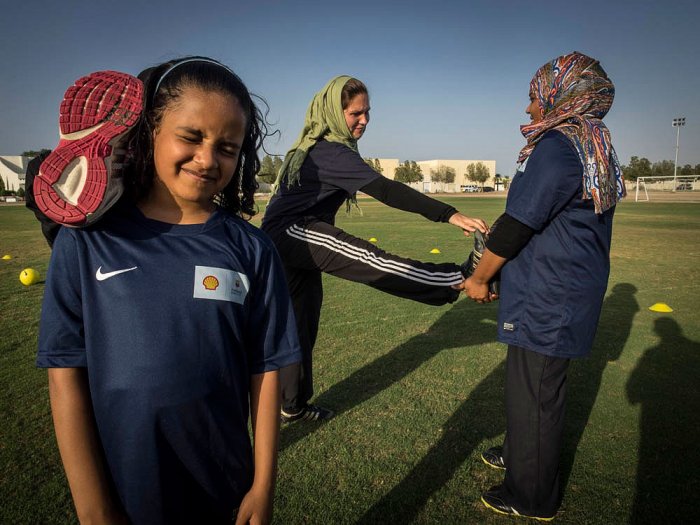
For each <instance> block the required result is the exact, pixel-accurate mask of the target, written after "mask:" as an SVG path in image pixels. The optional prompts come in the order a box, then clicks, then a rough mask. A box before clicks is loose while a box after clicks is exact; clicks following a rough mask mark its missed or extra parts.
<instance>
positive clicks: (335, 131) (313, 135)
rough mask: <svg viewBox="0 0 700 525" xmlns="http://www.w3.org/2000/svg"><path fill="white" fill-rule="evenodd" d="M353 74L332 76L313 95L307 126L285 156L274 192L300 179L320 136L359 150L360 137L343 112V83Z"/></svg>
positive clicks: (273, 186)
mask: <svg viewBox="0 0 700 525" xmlns="http://www.w3.org/2000/svg"><path fill="white" fill-rule="evenodd" d="M351 78H352V77H349V76H347V75H341V76H338V77H335V78H332V79H331V80H330V81H329V82H328V84H326V86H325V87H324V88H323V89H322V90H321V91H319V92H318V93H316V94H315V95H314V98H313V100H311V104H309V108H308V109H307V110H306V119H305V120H304V128H303V129H302V130H301V133H300V134H299V138H297V140H296V142H295V143H294V144H293V145H292V147H291V149H290V150H289V151H288V152H287V154H286V155H285V156H284V163H283V164H282V167H281V168H280V171H279V173H278V174H277V179H276V180H275V183H274V184H273V185H272V193H273V194H274V193H276V192H277V190H278V189H279V187H280V186H281V185H282V182H286V183H287V185H291V184H294V183H295V182H298V181H299V170H300V169H301V165H302V164H303V163H304V160H305V159H306V156H307V155H308V154H309V150H310V149H311V148H313V147H314V146H315V145H316V143H317V142H318V141H319V140H321V139H324V140H327V141H328V142H338V143H340V144H344V145H345V146H347V147H348V148H350V149H351V150H353V151H355V152H357V153H359V152H358V150H357V139H355V137H353V136H352V132H351V131H350V129H348V125H347V123H346V122H345V115H344V113H343V106H342V102H341V94H342V92H343V87H345V84H346V83H347V82H348V80H350V79H351Z"/></svg>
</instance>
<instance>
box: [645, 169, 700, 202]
mask: <svg viewBox="0 0 700 525" xmlns="http://www.w3.org/2000/svg"><path fill="white" fill-rule="evenodd" d="M632 184H634V200H635V202H640V201H642V202H644V201H649V200H677V199H678V200H682V199H681V198H682V197H683V196H685V195H687V194H688V193H689V192H693V191H700V175H678V176H677V177H639V178H638V179H637V181H636V183H634V182H633V183H632Z"/></svg>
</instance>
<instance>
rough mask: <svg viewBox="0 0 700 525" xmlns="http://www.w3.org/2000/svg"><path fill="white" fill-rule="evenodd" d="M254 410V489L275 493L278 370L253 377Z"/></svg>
mask: <svg viewBox="0 0 700 525" xmlns="http://www.w3.org/2000/svg"><path fill="white" fill-rule="evenodd" d="M250 409H251V418H252V424H253V440H254V456H255V477H254V479H253V488H256V489H259V490H265V491H269V493H270V496H272V493H273V492H274V487H275V479H276V475H277V445H278V441H279V429H280V423H279V418H280V383H279V373H278V372H277V371H273V372H265V373H264V374H259V375H254V376H253V377H252V379H251V388H250Z"/></svg>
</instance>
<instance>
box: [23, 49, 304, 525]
mask: <svg viewBox="0 0 700 525" xmlns="http://www.w3.org/2000/svg"><path fill="white" fill-rule="evenodd" d="M139 79H140V80H137V79H135V78H133V77H129V76H128V75H123V74H116V75H115V74H111V73H110V74H106V73H104V72H103V73H97V74H93V75H90V76H89V77H86V78H85V79H81V82H79V83H78V84H79V85H80V86H83V88H81V89H77V90H72V91H71V90H69V92H68V93H67V95H66V98H67V100H68V102H64V104H63V105H62V111H64V112H67V113H68V117H70V118H71V119H72V121H73V122H78V127H79V128H80V127H81V123H82V128H87V129H86V130H85V133H82V134H81V135H87V137H88V139H89V138H90V135H91V134H97V133H100V128H102V130H103V131H104V129H107V130H108V132H106V135H105V136H106V137H107V139H104V137H103V139H104V140H103V142H104V143H109V144H113V142H112V139H113V138H114V136H115V135H116V133H121V132H123V131H125V130H128V134H127V136H126V137H125V139H124V140H125V144H126V145H128V151H129V157H128V162H127V165H126V167H125V169H124V170H123V187H124V193H123V196H122V197H121V199H119V201H118V202H117V204H115V205H114V206H113V207H111V209H109V211H108V212H106V214H105V215H104V216H103V218H102V219H101V220H100V221H99V222H96V223H95V224H93V225H90V226H88V227H86V228H83V229H75V228H61V230H60V233H59V235H58V237H57V239H56V242H55V245H54V251H53V253H52V258H51V263H50V267H49V272H48V275H47V282H46V291H45V297H44V302H43V309H42V319H41V327H40V336H39V352H38V358H37V364H38V366H40V367H45V368H49V393H50V398H51V407H52V412H53V418H54V425H55V429H56V436H57V441H58V445H59V450H60V453H61V458H62V460H63V464H64V468H65V471H66V475H67V478H68V482H69V484H70V488H71V492H72V494H73V499H74V502H75V506H76V510H77V514H78V518H79V519H80V521H81V522H83V521H85V522H95V523H127V522H130V523H135V524H148V525H153V524H159V523H163V524H166V523H167V524H172V523H232V522H233V521H234V520H235V522H236V523H249V522H251V523H269V522H270V520H271V516H272V498H273V488H274V481H275V469H276V458H277V452H276V449H277V438H278V433H279V406H280V398H279V378H278V372H277V370H278V369H279V368H281V367H284V366H288V365H290V364H292V363H295V362H297V361H298V360H299V358H300V354H299V348H298V343H297V337H296V329H295V326H294V320H293V314H292V307H291V303H290V300H289V295H288V293H287V288H286V283H285V279H284V271H283V269H282V265H281V264H280V262H279V260H278V257H277V255H276V252H275V250H274V248H273V246H272V244H271V242H270V241H269V240H268V238H267V237H266V236H265V235H264V234H262V233H261V232H260V231H259V230H257V229H256V228H254V227H252V226H250V225H249V224H248V223H247V222H246V220H245V218H246V217H247V216H248V215H250V214H252V213H253V193H254V191H255V188H256V183H255V173H256V172H257V170H258V168H259V160H258V157H257V149H258V147H259V146H260V143H261V140H262V138H263V137H264V135H265V132H266V129H265V125H264V120H263V119H262V117H261V115H260V112H259V111H258V109H257V108H256V106H255V104H254V102H253V100H252V99H251V96H250V94H249V92H248V90H247V88H246V87H245V85H244V84H243V83H242V82H241V80H240V79H239V78H238V76H236V75H235V74H234V73H233V72H232V71H231V70H230V69H229V68H227V67H226V66H224V65H222V64H220V63H219V62H216V61H214V60H211V59H207V58H199V57H197V58H188V59H182V60H177V61H172V62H167V63H164V64H161V65H160V66H157V67H155V68H150V69H148V70H146V71H144V72H142V73H141V74H140V75H139ZM141 81H142V82H143V88H144V89H143V96H142V98H136V97H133V96H132V98H131V101H130V108H129V110H128V111H129V112H133V111H136V112H137V113H138V115H137V117H138V118H136V119H135V122H133V123H132V124H128V123H127V124H126V125H125V126H126V127H120V126H123V125H124V118H126V116H125V111H124V109H125V108H124V100H125V97H124V96H121V97H119V96H117V97H114V96H110V95H109V93H114V92H116V93H122V94H124V93H129V92H131V93H133V92H134V90H137V91H138V90H139V89H140V87H141ZM85 86H87V88H85ZM86 89H87V91H88V93H87V94H86V93H85V90H86ZM96 100H99V101H100V102H99V107H104V106H108V105H110V104H111V105H112V106H113V107H112V110H111V111H110V112H109V114H107V115H106V116H105V117H104V119H103V121H101V122H98V123H97V126H95V123H94V122H93V121H92V120H91V119H92V117H91V116H90V115H91V114H92V113H91V106H90V104H89V103H88V102H87V101H92V102H95V101H96ZM129 118H130V117H129ZM115 122H116V124H115ZM110 127H111V128H113V129H112V131H109V129H111V128H110ZM77 137H78V135H73V136H72V137H69V138H70V139H74V140H84V139H85V137H84V136H81V137H80V138H77ZM93 138H94V136H93ZM64 140H66V139H65V137H64ZM96 140H97V139H96ZM100 140H102V139H100ZM59 146H60V147H64V149H65V148H66V147H67V148H70V147H71V145H70V144H67V145H66V144H65V143H61V144H59ZM59 149H60V148H59ZM110 153H111V150H110V149H109V148H102V149H101V150H99V151H98V152H97V155H96V157H97V160H98V161H104V160H105V158H106V157H107V156H108V155H109V154H110ZM100 155H101V156H102V158H100ZM54 166H58V167H57V168H56V169H58V170H60V169H66V168H65V167H61V166H62V165H61V164H60V159H57V160H55V164H54ZM95 166H97V167H100V166H104V163H103V162H102V163H101V162H95V161H94V159H93V160H91V161H90V162H88V163H86V167H87V171H86V172H85V178H86V179H87V181H88V182H89V181H94V180H97V179H99V177H100V176H99V174H98V175H95V173H94V172H93V171H91V170H94V169H96V168H95ZM107 174H108V175H109V176H111V175H113V173H112V172H111V171H110V170H107ZM47 180H51V179H47ZM54 193H56V194H60V195H62V193H61V192H52V191H51V190H50V189H48V190H46V192H45V194H46V195H47V196H48V197H47V198H51V197H52V196H53V195H54ZM83 193H85V191H83ZM93 204H94V206H93V208H95V209H97V208H99V205H100V202H97V203H93ZM67 207H68V206H66V208H67ZM81 217H82V218H80V220H83V219H84V217H85V216H84V215H83V216H81ZM249 415H250V417H251V420H252V428H253V438H254V447H252V446H251V443H250V439H249V436H248V419H249Z"/></svg>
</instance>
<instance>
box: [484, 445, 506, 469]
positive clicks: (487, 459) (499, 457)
mask: <svg viewBox="0 0 700 525" xmlns="http://www.w3.org/2000/svg"><path fill="white" fill-rule="evenodd" d="M481 461H483V462H484V463H486V464H487V465H488V466H489V467H493V468H497V469H499V470H505V469H506V464H505V462H504V461H503V447H491V448H490V449H488V450H484V451H483V452H482V453H481Z"/></svg>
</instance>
